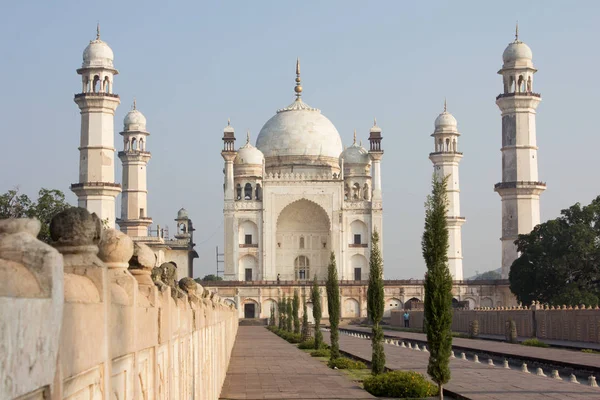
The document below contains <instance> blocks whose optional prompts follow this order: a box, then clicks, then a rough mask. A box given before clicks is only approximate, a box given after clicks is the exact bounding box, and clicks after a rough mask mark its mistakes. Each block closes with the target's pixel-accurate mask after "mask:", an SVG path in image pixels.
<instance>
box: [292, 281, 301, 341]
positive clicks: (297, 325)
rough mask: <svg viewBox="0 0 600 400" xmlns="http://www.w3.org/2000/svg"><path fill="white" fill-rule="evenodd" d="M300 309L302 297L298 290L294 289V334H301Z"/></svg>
mask: <svg viewBox="0 0 600 400" xmlns="http://www.w3.org/2000/svg"><path fill="white" fill-rule="evenodd" d="M299 308H300V297H299V296H298V289H294V300H293V302H292V315H293V316H294V333H296V334H298V333H300V318H298V311H299Z"/></svg>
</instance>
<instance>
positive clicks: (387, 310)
mask: <svg viewBox="0 0 600 400" xmlns="http://www.w3.org/2000/svg"><path fill="white" fill-rule="evenodd" d="M402 307H403V305H402V301H401V300H400V299H397V298H395V297H392V298H391V299H387V300H385V305H384V308H383V318H390V317H391V316H392V310H402Z"/></svg>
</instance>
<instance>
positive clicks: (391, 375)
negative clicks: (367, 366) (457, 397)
mask: <svg viewBox="0 0 600 400" xmlns="http://www.w3.org/2000/svg"><path fill="white" fill-rule="evenodd" d="M363 385H364V387H365V390H366V391H367V392H369V393H371V394H372V395H373V396H379V397H400V398H423V397H431V396H435V395H436V394H437V393H438V389H437V386H435V385H434V384H433V383H431V382H429V381H428V380H427V379H426V378H425V377H424V376H423V375H421V374H419V373H417V372H414V371H391V372H386V373H383V374H379V375H374V376H369V377H367V378H366V379H365V380H364V381H363Z"/></svg>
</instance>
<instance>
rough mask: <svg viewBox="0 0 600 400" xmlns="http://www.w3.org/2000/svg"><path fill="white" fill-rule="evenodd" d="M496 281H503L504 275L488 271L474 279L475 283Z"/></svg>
mask: <svg viewBox="0 0 600 400" xmlns="http://www.w3.org/2000/svg"><path fill="white" fill-rule="evenodd" d="M495 279H502V275H501V274H500V273H499V272H498V271H486V272H484V273H482V274H478V275H477V276H475V277H474V278H473V280H475V281H484V280H485V281H491V280H495Z"/></svg>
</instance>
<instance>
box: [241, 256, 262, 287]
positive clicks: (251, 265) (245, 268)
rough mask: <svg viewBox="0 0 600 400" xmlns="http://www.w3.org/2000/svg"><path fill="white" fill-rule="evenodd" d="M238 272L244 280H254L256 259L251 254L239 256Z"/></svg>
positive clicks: (256, 266)
mask: <svg viewBox="0 0 600 400" xmlns="http://www.w3.org/2000/svg"><path fill="white" fill-rule="evenodd" d="M240 272H241V274H242V279H243V280H245V281H255V280H257V279H258V261H257V260H256V257H254V256H252V255H249V254H247V255H245V256H243V257H242V258H240Z"/></svg>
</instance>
